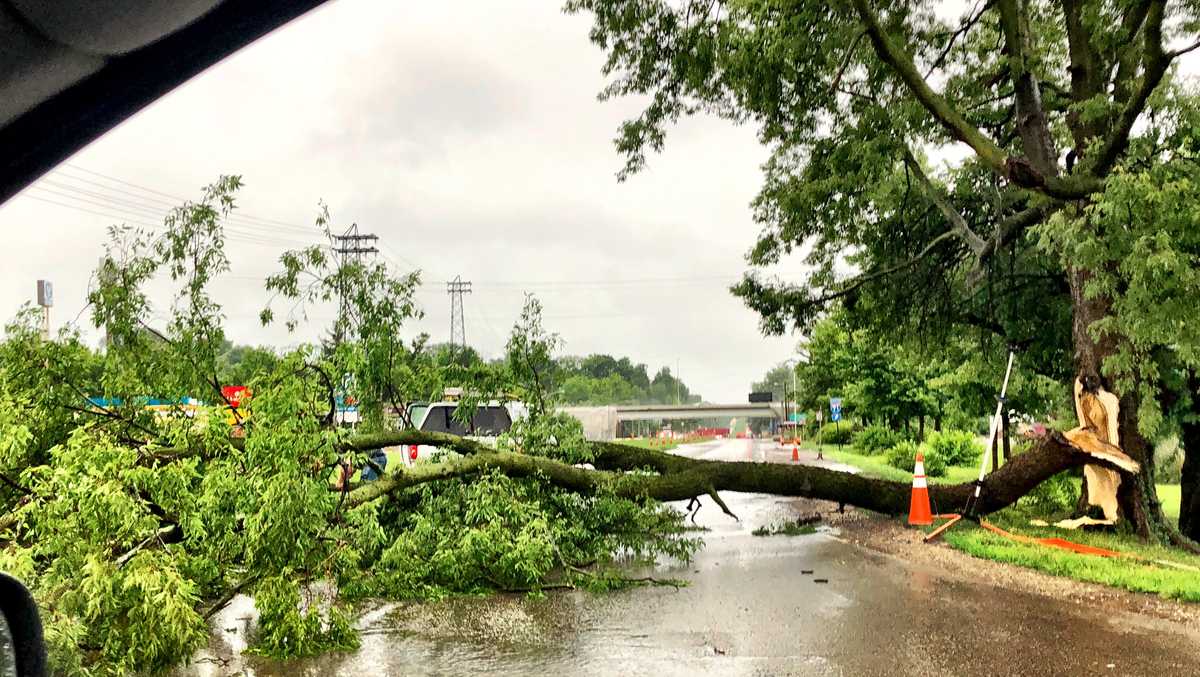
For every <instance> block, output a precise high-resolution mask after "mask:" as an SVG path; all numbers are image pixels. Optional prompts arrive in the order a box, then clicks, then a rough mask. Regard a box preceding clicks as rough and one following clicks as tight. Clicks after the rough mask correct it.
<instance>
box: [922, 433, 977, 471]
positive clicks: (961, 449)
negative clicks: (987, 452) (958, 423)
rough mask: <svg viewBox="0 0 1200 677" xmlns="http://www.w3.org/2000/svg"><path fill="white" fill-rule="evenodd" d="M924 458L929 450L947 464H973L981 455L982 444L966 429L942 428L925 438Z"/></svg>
mask: <svg viewBox="0 0 1200 677" xmlns="http://www.w3.org/2000/svg"><path fill="white" fill-rule="evenodd" d="M924 447H925V458H926V459H927V460H928V458H929V454H930V452H933V453H935V454H937V455H938V456H940V457H941V458H942V460H943V461H945V462H946V464H947V465H975V464H976V463H979V459H980V457H981V456H983V445H982V444H980V443H979V442H978V441H977V440H976V439H975V435H974V434H973V433H971V432H970V431H967V430H942V431H938V432H934V433H932V434H930V435H929V437H928V438H927V439H926V440H925V444H924Z"/></svg>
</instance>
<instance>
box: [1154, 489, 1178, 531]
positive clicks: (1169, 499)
mask: <svg viewBox="0 0 1200 677" xmlns="http://www.w3.org/2000/svg"><path fill="white" fill-rule="evenodd" d="M1158 500H1160V501H1162V510H1163V514H1164V515H1166V517H1167V519H1169V520H1171V521H1172V522H1173V523H1174V524H1175V526H1179V485H1178V484H1160V485H1158Z"/></svg>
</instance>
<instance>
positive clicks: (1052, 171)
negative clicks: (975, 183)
mask: <svg viewBox="0 0 1200 677" xmlns="http://www.w3.org/2000/svg"><path fill="white" fill-rule="evenodd" d="M999 6H1000V25H1001V28H1002V29H1003V31H1004V41H1005V44H1006V45H1007V46H1008V62H1009V68H1008V72H1009V77H1011V78H1012V82H1013V92H1014V94H1015V96H1016V112H1017V120H1016V122H1017V130H1018V132H1019V133H1020V135H1021V145H1022V147H1023V148H1024V149H1025V153H1026V154H1027V155H1028V156H1029V159H1030V160H1031V161H1032V163H1033V166H1034V168H1035V169H1037V170H1038V171H1039V172H1041V173H1042V175H1043V176H1046V177H1051V176H1058V173H1059V171H1058V153H1057V152H1056V151H1055V149H1054V138H1053V137H1052V136H1051V135H1050V126H1049V123H1047V121H1046V112H1045V110H1043V108H1042V94H1041V91H1040V90H1039V89H1038V81H1037V78H1036V77H1034V74H1033V71H1032V69H1031V67H1030V66H1031V64H1030V63H1029V51H1030V37H1029V15H1028V13H1027V12H1026V10H1025V7H1026V5H1025V3H1024V2H1020V0H999Z"/></svg>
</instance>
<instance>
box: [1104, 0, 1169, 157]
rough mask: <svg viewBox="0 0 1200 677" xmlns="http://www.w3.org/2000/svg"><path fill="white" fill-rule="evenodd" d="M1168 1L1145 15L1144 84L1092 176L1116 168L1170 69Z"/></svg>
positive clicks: (1159, 2) (1156, 4)
mask: <svg viewBox="0 0 1200 677" xmlns="http://www.w3.org/2000/svg"><path fill="white" fill-rule="evenodd" d="M1165 6H1166V2H1165V0H1155V1H1153V2H1151V3H1150V7H1149V10H1148V11H1147V13H1146V21H1145V26H1144V27H1143V31H1142V33H1143V37H1142V81H1141V84H1140V85H1139V87H1138V88H1137V90H1136V91H1135V92H1134V93H1133V95H1132V96H1131V97H1130V98H1129V101H1127V102H1126V103H1125V107H1124V108H1123V109H1122V110H1121V115H1120V116H1119V117H1118V119H1117V122H1116V126H1115V127H1114V129H1113V130H1112V133H1111V134H1109V136H1108V138H1107V139H1106V140H1105V141H1104V145H1102V146H1101V147H1100V150H1099V152H1097V153H1096V162H1095V165H1094V166H1093V167H1092V175H1093V176H1097V177H1100V176H1104V175H1106V174H1107V173H1108V172H1109V170H1111V169H1112V168H1113V166H1114V165H1115V164H1116V162H1117V159H1118V158H1119V157H1120V156H1121V153H1123V152H1125V148H1126V147H1127V146H1128V145H1129V134H1130V132H1131V131H1132V129H1133V125H1134V123H1135V122H1137V119H1138V116H1140V115H1141V114H1142V111H1144V110H1145V108H1146V100H1147V99H1149V98H1150V95H1151V94H1152V93H1154V90H1155V89H1157V88H1158V85H1159V83H1160V82H1162V78H1163V75H1164V74H1166V72H1167V66H1169V65H1170V64H1171V56H1170V55H1169V54H1167V53H1166V52H1164V51H1163V47H1162V41H1163V37H1162V22H1163V13H1164V11H1165Z"/></svg>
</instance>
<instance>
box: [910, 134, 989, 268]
mask: <svg viewBox="0 0 1200 677" xmlns="http://www.w3.org/2000/svg"><path fill="white" fill-rule="evenodd" d="M904 164H905V165H906V166H907V167H908V168H909V170H910V171H911V172H912V173H913V174H915V175H916V176H917V181H918V182H920V184H921V187H922V188H923V189H924V190H923V192H924V193H925V196H926V197H928V198H929V199H930V200H931V201H932V202H933V204H934V205H935V206H936V207H937V208H938V210H939V211H941V212H942V216H944V217H946V221H948V222H949V223H950V225H951V226H952V227H953V228H954V230H955V232H957V234H958V236H959V238H960V239H962V241H963V242H965V243H966V244H967V246H968V247H970V248H971V251H972V252H974V253H975V256H980V255H981V254H982V253H983V250H984V248H985V247H986V243H985V242H984V241H983V238H981V237H979V236H978V235H976V234H975V232H974V231H972V230H971V227H970V226H969V225H967V221H966V219H964V218H963V217H962V215H961V214H959V213H958V210H956V209H955V208H954V206H953V205H951V204H950V202H949V200H947V199H946V196H945V195H943V194H942V191H941V190H940V189H939V188H938V187H937V186H934V185H933V182H932V181H930V180H929V177H928V176H926V175H925V171H924V170H923V169H921V164H920V163H919V162H917V158H916V157H914V156H913V154H912V151H910V150H909V149H908V146H904Z"/></svg>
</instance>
